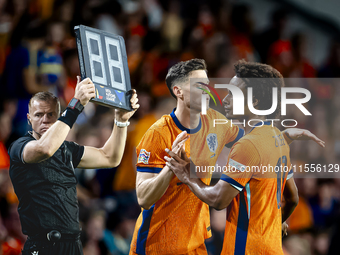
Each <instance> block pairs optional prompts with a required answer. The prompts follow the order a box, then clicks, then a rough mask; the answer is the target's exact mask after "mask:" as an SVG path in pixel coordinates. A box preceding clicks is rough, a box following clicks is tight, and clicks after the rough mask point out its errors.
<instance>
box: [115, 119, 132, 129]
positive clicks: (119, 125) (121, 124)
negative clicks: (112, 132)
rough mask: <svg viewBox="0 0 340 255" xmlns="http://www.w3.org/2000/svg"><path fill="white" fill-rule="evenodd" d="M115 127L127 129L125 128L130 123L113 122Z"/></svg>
mask: <svg viewBox="0 0 340 255" xmlns="http://www.w3.org/2000/svg"><path fill="white" fill-rule="evenodd" d="M115 125H116V126H117V127H127V126H129V125H130V122H129V121H127V122H120V121H117V120H115Z"/></svg>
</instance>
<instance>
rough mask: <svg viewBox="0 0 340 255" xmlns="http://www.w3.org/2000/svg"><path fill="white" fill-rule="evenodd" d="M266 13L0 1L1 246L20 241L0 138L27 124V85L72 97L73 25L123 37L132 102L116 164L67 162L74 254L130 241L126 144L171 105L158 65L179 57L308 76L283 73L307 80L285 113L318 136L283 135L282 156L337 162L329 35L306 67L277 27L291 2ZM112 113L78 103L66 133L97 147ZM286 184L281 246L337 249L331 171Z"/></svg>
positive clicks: (131, 194) (224, 67) (147, 1)
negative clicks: (301, 99)
mask: <svg viewBox="0 0 340 255" xmlns="http://www.w3.org/2000/svg"><path fill="white" fill-rule="evenodd" d="M269 18H270V21H269V22H268V24H270V25H269V26H268V27H266V28H265V29H263V30H261V31H255V30H254V20H253V18H252V9H251V7H250V6H247V5H244V4H237V1H228V0H219V1H205V0H198V1H196V0H187V1H179V0H178V1H177V0H140V1H137V0H136V1H133V0H126V1H125V0H0V86H1V93H0V100H1V101H0V102H1V104H0V169H1V170H0V255H2V254H3V255H16V254H20V250H21V247H22V245H23V244H24V242H25V240H26V237H25V236H24V235H23V234H22V233H21V227H20V219H19V216H18V213H17V203H18V201H17V198H16V196H15V194H14V192H13V187H12V185H11V182H10V180H9V175H8V168H9V158H8V154H7V148H8V146H9V145H10V144H11V143H12V142H13V141H14V140H15V139H17V138H19V137H21V136H23V135H25V134H26V132H27V131H28V130H30V127H29V125H28V124H27V117H26V113H27V112H28V101H29V99H30V97H31V96H32V95H33V94H35V93H37V92H39V91H51V92H53V93H54V94H55V95H58V97H59V98H60V100H61V104H62V108H65V107H66V105H67V103H68V102H69V101H70V99H71V98H72V97H73V95H74V88H75V86H76V81H77V79H76V76H77V75H79V73H80V72H79V63H78V55H77V49H76V43H75V37H74V32H73V27H74V26H75V25H79V24H83V25H86V26H90V27H95V28H98V29H102V30H105V31H108V32H111V33H115V34H118V35H121V36H123V37H124V39H125V44H126V49H127V55H128V65H129V70H130V77H131V83H132V87H133V88H135V89H136V90H137V92H138V97H139V103H140V106H141V108H140V109H139V110H138V111H137V113H136V114H135V115H134V117H133V119H132V121H131V125H130V126H129V129H128V140H127V144H126V148H125V153H124V157H123V160H122V163H121V164H120V165H119V166H118V167H117V168H114V169H88V170H77V171H76V175H77V177H78V181H79V184H78V188H77V189H78V199H79V206H80V220H81V224H82V229H83V233H82V242H83V246H84V254H85V255H97V254H98V255H99V254H103V255H107V254H110V255H124V254H128V252H129V246H130V240H131V237H132V233H133V229H134V225H135V221H136V219H137V217H138V215H139V213H140V207H139V206H138V204H137V199H136V195H135V177H136V170H135V163H136V152H135V148H136V146H137V145H138V143H139V141H140V139H141V137H142V136H143V134H144V133H145V132H146V130H147V129H148V128H149V127H150V126H151V125H152V124H153V123H154V122H155V121H156V120H157V119H158V118H160V117H161V116H162V115H163V114H168V113H170V112H171V111H172V109H173V108H174V107H175V100H174V99H173V98H171V96H170V93H169V91H168V89H167V87H166V85H165V75H166V73H167V71H168V69H169V67H171V66H172V65H173V64H175V63H177V62H178V61H182V60H188V59H191V58H203V59H205V61H206V62H207V65H208V70H209V77H213V78H223V77H229V78H230V77H233V76H234V71H233V63H235V62H236V61H237V60H239V59H246V60H248V61H259V62H263V63H268V64H270V65H272V66H273V67H275V68H276V69H278V70H279V71H280V72H281V73H282V74H283V76H284V77H285V78H312V79H304V80H303V82H301V83H300V84H296V82H295V83H294V79H292V81H293V82H292V85H291V86H295V87H297V86H298V87H304V88H307V89H308V90H309V91H311V93H312V99H311V100H310V101H309V103H308V106H306V107H307V108H308V109H309V111H310V112H311V113H312V114H313V116H312V117H306V116H304V115H302V114H301V112H300V111H296V110H295V111H294V110H291V111H289V112H288V116H287V118H293V119H297V120H298V123H299V125H298V127H301V128H306V129H309V130H310V131H312V132H313V133H315V134H316V135H317V136H319V137H320V138H321V139H323V140H324V141H326V148H325V149H321V148H319V147H318V146H317V145H316V144H313V143H312V142H308V143H307V142H294V143H293V144H292V146H291V158H292V162H293V164H297V165H300V164H305V163H315V164H317V163H318V164H330V163H332V164H335V163H337V164H339V161H340V132H338V131H339V130H340V115H339V114H337V113H338V112H339V110H340V86H336V79H335V78H337V77H340V39H339V38H338V37H336V36H333V35H329V37H330V38H331V40H330V41H331V43H330V45H329V54H328V56H326V58H325V59H324V61H323V63H322V65H320V66H315V65H313V64H312V63H311V62H310V61H309V59H308V57H307V56H306V52H305V49H306V45H307V44H308V42H309V41H308V38H307V36H306V35H305V34H304V33H303V32H301V31H294V32H293V33H291V34H288V35H287V33H285V29H286V24H287V21H288V20H289V18H290V12H289V11H288V10H285V9H277V10H275V11H274V12H273V13H272V14H271V17H269ZM320 78H334V79H320ZM289 80H290V79H289ZM299 80H300V81H302V80H301V79H299ZM288 83H289V82H288ZM287 86H290V84H287ZM113 120H114V111H113V110H112V109H109V108H105V107H102V106H99V105H95V104H92V103H89V104H88V106H86V108H85V110H84V112H83V113H82V114H81V115H80V116H79V118H78V120H77V123H76V125H75V126H74V127H73V129H72V130H71V132H70V134H69V136H68V140H72V141H76V142H77V143H79V144H81V145H90V146H96V147H100V146H102V145H103V143H104V142H105V141H106V140H107V138H108V136H109V135H110V133H111V130H112V126H113ZM226 155H227V151H225V153H224V155H222V156H223V157H226ZM296 183H297V186H298V189H299V195H300V202H299V205H298V207H297V208H296V210H295V212H294V213H293V215H292V216H291V218H290V220H289V222H288V224H289V226H290V230H289V235H288V237H285V238H284V239H283V246H284V251H285V254H286V255H288V254H290V255H309V254H311V255H312V254H313V255H325V254H340V247H339V244H337V241H332V240H337V239H338V238H339V237H340V222H339V219H340V217H339V216H340V211H339V209H340V207H339V202H340V179H337V178H329V179H321V178H301V179H296ZM211 225H212V233H213V237H212V238H210V239H208V240H207V241H206V245H207V248H208V251H209V254H210V255H214V254H220V251H221V247H222V240H223V233H224V232H223V231H224V225H225V211H215V210H212V211H211Z"/></svg>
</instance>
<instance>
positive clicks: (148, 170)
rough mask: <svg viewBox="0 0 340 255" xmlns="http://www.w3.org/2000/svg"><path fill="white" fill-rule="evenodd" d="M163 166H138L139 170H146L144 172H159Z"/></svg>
mask: <svg viewBox="0 0 340 255" xmlns="http://www.w3.org/2000/svg"><path fill="white" fill-rule="evenodd" d="M162 169H163V168H160V167H140V166H137V172H144V173H153V174H159V173H160V172H161V171H162Z"/></svg>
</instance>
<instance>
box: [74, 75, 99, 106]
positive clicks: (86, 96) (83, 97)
mask: <svg viewBox="0 0 340 255" xmlns="http://www.w3.org/2000/svg"><path fill="white" fill-rule="evenodd" d="M95 96H96V91H95V87H94V84H93V82H92V81H91V79H90V78H86V79H84V80H82V81H80V76H77V86H76V89H75V92H74V98H77V99H79V100H80V103H81V104H82V105H83V106H85V105H86V104H87V103H88V102H89V101H90V99H91V98H94V97H95Z"/></svg>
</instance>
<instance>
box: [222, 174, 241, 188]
mask: <svg viewBox="0 0 340 255" xmlns="http://www.w3.org/2000/svg"><path fill="white" fill-rule="evenodd" d="M221 180H222V181H225V182H227V183H229V184H230V185H231V186H233V187H234V188H235V189H237V190H238V191H242V190H243V188H244V186H243V185H241V184H240V183H238V182H237V181H235V180H234V179H233V178H230V177H229V176H228V175H225V174H222V176H221Z"/></svg>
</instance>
